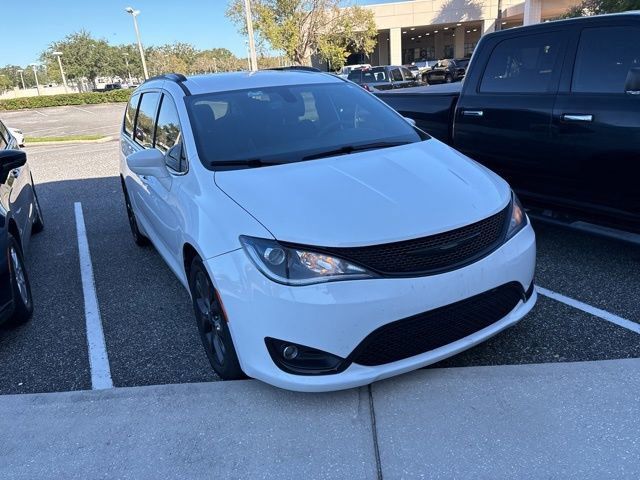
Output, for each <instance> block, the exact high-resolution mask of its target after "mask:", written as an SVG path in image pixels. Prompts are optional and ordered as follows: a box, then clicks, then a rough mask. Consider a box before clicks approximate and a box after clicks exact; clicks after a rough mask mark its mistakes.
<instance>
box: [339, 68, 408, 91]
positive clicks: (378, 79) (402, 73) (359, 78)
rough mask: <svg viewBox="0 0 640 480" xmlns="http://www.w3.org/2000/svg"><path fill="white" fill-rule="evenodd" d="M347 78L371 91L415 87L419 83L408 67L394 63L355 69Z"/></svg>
mask: <svg viewBox="0 0 640 480" xmlns="http://www.w3.org/2000/svg"><path fill="white" fill-rule="evenodd" d="M347 78H348V79H349V80H351V81H352V82H355V83H357V84H358V85H361V86H362V87H363V88H365V89H366V90H369V91H374V90H392V89H394V88H407V87H415V86H416V85H417V84H418V83H417V82H416V80H415V78H413V74H412V73H411V72H410V71H409V69H408V68H405V67H399V66H393V65H387V66H384V67H373V68H361V69H359V70H353V71H352V72H351V73H349V76H348V77H347Z"/></svg>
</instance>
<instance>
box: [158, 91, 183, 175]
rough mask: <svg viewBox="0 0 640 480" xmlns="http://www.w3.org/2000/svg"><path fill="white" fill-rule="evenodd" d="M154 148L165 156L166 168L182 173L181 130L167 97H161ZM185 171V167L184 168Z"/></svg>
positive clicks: (172, 104) (173, 105)
mask: <svg viewBox="0 0 640 480" xmlns="http://www.w3.org/2000/svg"><path fill="white" fill-rule="evenodd" d="M155 147H156V148H157V149H158V150H160V151H161V152H162V153H164V154H165V159H166V163H167V166H168V167H170V168H172V169H173V170H175V171H176V172H181V171H183V165H182V160H181V157H182V130H181V128H180V120H179V118H178V110H177V109H176V105H175V103H173V100H172V99H171V97H169V96H168V95H163V96H162V103H161V104H160V111H159V112H158V122H157V124H156V142H155ZM174 147H175V148H174ZM184 167H185V168H184V169H186V165H185V166H184Z"/></svg>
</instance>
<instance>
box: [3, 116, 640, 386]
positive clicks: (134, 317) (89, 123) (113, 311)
mask: <svg viewBox="0 0 640 480" xmlns="http://www.w3.org/2000/svg"><path fill="white" fill-rule="evenodd" d="M71 108H72V107H60V108H55V109H46V110H39V111H37V112H36V111H22V112H3V113H2V114H1V117H2V118H3V120H5V121H6V123H7V124H8V125H10V126H13V127H18V128H22V129H23V130H24V132H25V134H26V135H27V136H30V135H38V136H44V135H56V136H57V135H61V134H72V133H77V131H76V130H74V129H76V128H78V127H83V128H84V129H93V130H91V131H90V132H88V133H96V132H98V133H104V134H107V135H114V136H115V135H117V131H118V126H119V122H120V118H121V115H122V109H123V105H97V106H91V107H82V109H84V110H86V111H87V112H89V113H87V112H83V111H82V110H73V111H71V110H69V109H71ZM43 115H44V116H43ZM48 132H51V133H48ZM61 132H64V133H61ZM26 151H27V153H28V158H29V162H30V164H31V168H32V171H33V177H34V179H35V182H36V184H37V188H38V195H39V197H40V201H41V204H42V209H43V211H44V216H45V222H46V226H45V230H44V232H42V234H40V235H38V236H36V237H34V238H33V242H32V244H31V247H30V251H29V255H28V272H29V275H30V278H31V282H32V288H33V295H34V300H35V306H36V310H35V314H34V317H33V319H32V320H31V321H30V322H29V323H28V324H26V325H24V326H22V327H19V328H8V327H0V365H2V366H1V367H0V394H10V393H33V392H52V391H70V390H83V389H91V365H90V362H89V354H88V347H87V331H86V327H85V324H86V318H85V308H84V291H83V283H82V277H81V267H80V259H79V253H78V252H79V250H78V236H77V225H76V214H75V209H76V208H77V207H76V204H77V203H80V204H81V209H82V212H83V218H84V222H85V225H86V235H87V240H88V247H89V250H90V255H91V257H90V261H91V266H92V270H93V275H94V278H95V294H96V299H97V303H98V307H99V312H100V317H101V321H102V325H103V329H104V338H105V345H106V352H107V354H108V361H109V366H110V370H111V377H112V380H113V385H114V386H115V387H124V386H140V385H156V384H171V383H191V382H202V381H212V380H216V377H215V374H214V373H213V371H212V370H211V369H210V367H209V365H208V362H207V360H206V358H205V354H204V351H203V349H202V347H201V344H200V340H199V338H198V335H197V330H196V325H195V320H194V318H193V314H192V311H191V304H190V300H189V296H188V294H187V292H186V291H185V290H184V289H183V288H182V286H181V285H180V284H179V282H178V281H177V280H176V279H175V278H174V276H173V274H172V273H171V272H170V270H169V268H168V267H166V266H165V264H164V263H163V261H162V260H161V258H160V256H159V255H158V254H157V253H156V252H155V250H154V249H153V248H152V247H147V248H140V247H137V246H136V245H135V244H134V243H133V240H132V238H131V235H130V232H129V226H128V223H127V217H126V214H125V208H124V202H123V198H122V192H121V188H120V183H119V179H118V143H117V141H116V140H113V141H109V142H105V143H100V144H64V145H43V146H29V145H27V147H26ZM534 227H535V229H536V233H537V239H538V268H537V274H536V284H537V285H538V286H539V287H543V288H544V289H547V290H544V291H545V292H547V294H548V295H553V294H554V293H555V294H559V295H560V297H558V298H560V301H559V300H556V299H553V298H550V297H549V296H548V295H547V296H545V295H540V296H539V300H538V304H537V305H536V307H535V308H534V310H533V311H532V312H531V313H530V314H529V315H528V316H527V317H526V318H525V319H524V320H523V321H522V322H520V323H519V324H518V325H516V326H515V327H513V328H511V329H509V330H506V331H505V332H503V333H501V334H499V335H498V336H496V337H494V338H492V339H491V340H489V341H487V342H485V343H483V344H481V345H479V346H477V347H475V348H473V349H471V350H468V351H467V352H464V353H462V354H460V355H457V356H455V357H453V358H450V359H448V360H446V361H443V362H441V363H439V364H437V366H439V367H459V366H478V365H507V364H525V363H553V362H568V361H585V360H604V359H619V358H637V357H640V334H639V333H640V329H639V327H638V325H639V324H640V300H638V299H639V298H640V248H638V247H636V246H632V245H628V244H625V243H621V242H616V241H613V240H610V239H603V238H598V237H594V236H589V235H587V234H584V233H578V232H574V231H569V230H564V229H561V228H558V227H551V226H546V225H541V224H534ZM576 302H578V303H576ZM593 309H599V310H593ZM585 310H588V311H591V312H592V313H587V311H585ZM619 320H623V321H622V322H620V321H619ZM616 321H617V322H618V323H620V324H621V325H622V326H620V325H617V324H615V322H616ZM625 321H626V322H625Z"/></svg>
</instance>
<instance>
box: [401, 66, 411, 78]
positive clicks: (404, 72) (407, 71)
mask: <svg viewBox="0 0 640 480" xmlns="http://www.w3.org/2000/svg"><path fill="white" fill-rule="evenodd" d="M402 74H403V75H404V79H405V80H413V74H412V73H411V72H410V71H409V69H408V68H403V69H402Z"/></svg>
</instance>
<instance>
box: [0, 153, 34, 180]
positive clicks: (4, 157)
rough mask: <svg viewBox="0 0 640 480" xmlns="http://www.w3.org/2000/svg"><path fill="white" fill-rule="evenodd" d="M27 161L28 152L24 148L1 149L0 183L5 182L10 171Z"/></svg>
mask: <svg viewBox="0 0 640 480" xmlns="http://www.w3.org/2000/svg"><path fill="white" fill-rule="evenodd" d="M25 163H27V154H26V153H24V152H23V151H22V150H0V183H4V182H5V181H6V180H7V177H8V176H9V172H11V170H14V169H16V168H20V167H22V166H23V165H24V164H25Z"/></svg>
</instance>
